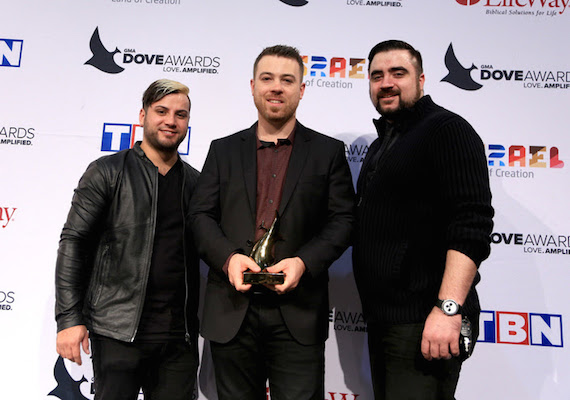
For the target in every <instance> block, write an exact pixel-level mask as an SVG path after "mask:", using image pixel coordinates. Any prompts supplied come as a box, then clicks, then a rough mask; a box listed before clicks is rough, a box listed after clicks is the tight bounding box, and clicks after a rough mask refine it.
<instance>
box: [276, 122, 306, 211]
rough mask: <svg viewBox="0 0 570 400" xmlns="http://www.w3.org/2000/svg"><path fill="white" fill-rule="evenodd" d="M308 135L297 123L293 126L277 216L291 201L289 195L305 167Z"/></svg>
mask: <svg viewBox="0 0 570 400" xmlns="http://www.w3.org/2000/svg"><path fill="white" fill-rule="evenodd" d="M310 140H311V138H310V135H309V132H308V131H307V129H306V128H305V127H304V126H303V125H301V124H300V123H299V122H298V121H297V124H296V126H295V142H294V143H293V151H292V152H291V158H290V159H289V166H288V167H287V176H286V177H285V183H284V184H283V193H282V194H281V202H280V204H279V215H282V214H283V211H284V210H285V208H286V207H287V203H288V202H289V200H290V199H291V195H292V194H293V191H294V190H295V186H296V185H297V182H298V181H299V177H300V176H301V172H303V168H304V167H305V163H306V161H307V157H308V155H309V148H310Z"/></svg>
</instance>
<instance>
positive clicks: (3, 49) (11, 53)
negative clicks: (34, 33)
mask: <svg viewBox="0 0 570 400" xmlns="http://www.w3.org/2000/svg"><path fill="white" fill-rule="evenodd" d="M22 47H24V41H23V40H19V39H0V67H15V68H19V67H20V64H21V62H22Z"/></svg>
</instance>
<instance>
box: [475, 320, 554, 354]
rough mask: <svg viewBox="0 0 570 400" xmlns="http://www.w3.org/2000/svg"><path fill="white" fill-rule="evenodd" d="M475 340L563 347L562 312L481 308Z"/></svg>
mask: <svg viewBox="0 0 570 400" xmlns="http://www.w3.org/2000/svg"><path fill="white" fill-rule="evenodd" d="M480 322H481V327H480V331H481V332H480V334H479V339H477V341H478V342H482V343H502V344H521V345H526V346H548V347H563V346H564V344H563V337H562V315H556V314H536V313H523V312H506V311H481V318H480Z"/></svg>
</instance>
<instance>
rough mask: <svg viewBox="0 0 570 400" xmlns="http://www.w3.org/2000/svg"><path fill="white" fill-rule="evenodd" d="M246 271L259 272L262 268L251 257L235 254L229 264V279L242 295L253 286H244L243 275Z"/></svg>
mask: <svg viewBox="0 0 570 400" xmlns="http://www.w3.org/2000/svg"><path fill="white" fill-rule="evenodd" d="M245 271H251V272H259V271H261V268H259V265H257V263H256V262H255V261H253V259H252V258H251V257H248V256H245V255H243V254H234V255H233V256H232V257H231V258H230V262H229V264H228V278H229V280H230V283H231V284H232V285H233V287H234V288H236V290H237V291H238V292H242V293H245V292H247V291H248V290H249V289H251V285H244V284H243V273H244V272H245Z"/></svg>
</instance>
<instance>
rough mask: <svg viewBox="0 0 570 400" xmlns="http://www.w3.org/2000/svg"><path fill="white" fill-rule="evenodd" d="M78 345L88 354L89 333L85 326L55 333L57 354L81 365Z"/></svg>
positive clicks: (77, 326)
mask: <svg viewBox="0 0 570 400" xmlns="http://www.w3.org/2000/svg"><path fill="white" fill-rule="evenodd" d="M80 345H81V346H83V351H84V352H85V353H86V354H89V333H88V332H87V328H86V327H85V325H76V326H72V327H71V328H67V329H63V330H61V331H59V332H58V333H57V340H56V349H57V353H58V354H59V355H60V356H62V357H63V358H67V359H69V360H71V361H73V362H75V363H77V365H81V351H80V348H79V346H80Z"/></svg>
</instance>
